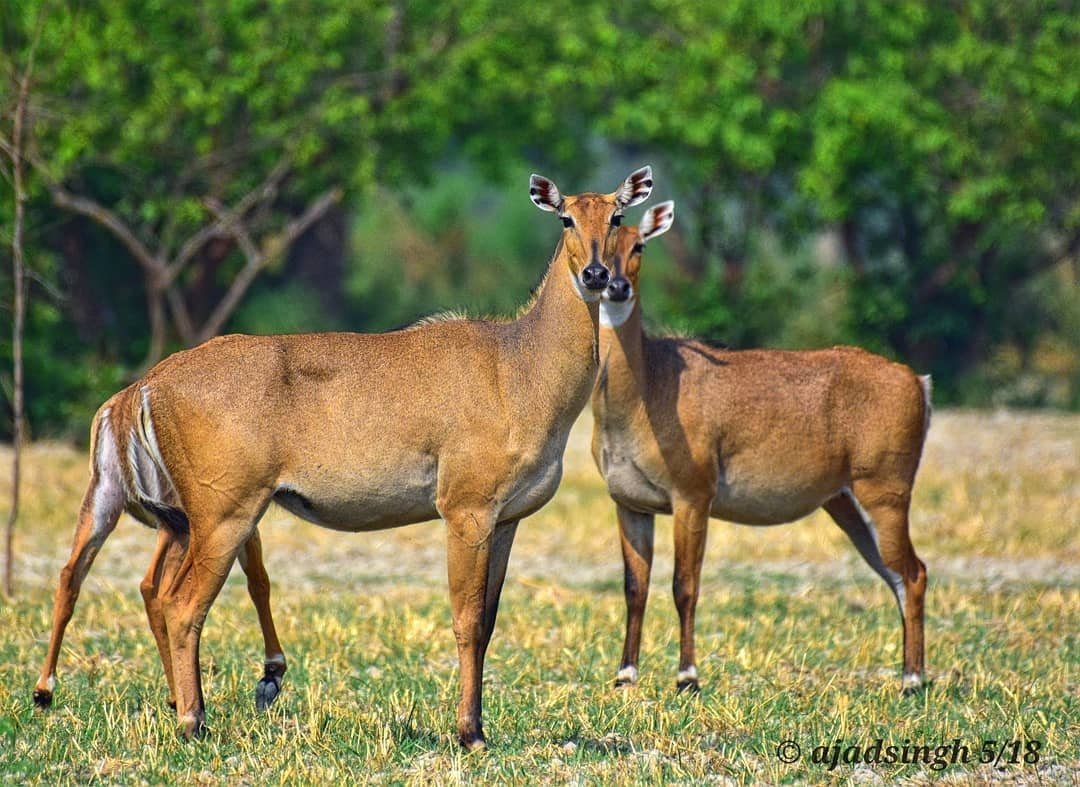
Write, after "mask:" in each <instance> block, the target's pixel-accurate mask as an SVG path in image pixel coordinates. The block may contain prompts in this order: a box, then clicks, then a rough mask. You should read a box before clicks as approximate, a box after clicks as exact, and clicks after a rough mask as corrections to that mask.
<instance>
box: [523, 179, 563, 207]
mask: <svg viewBox="0 0 1080 787" xmlns="http://www.w3.org/2000/svg"><path fill="white" fill-rule="evenodd" d="M529 199H531V200H532V201H533V204H534V205H536V207H538V208H540V210H550V211H552V212H554V213H558V212H560V211H561V210H562V206H563V198H562V194H560V193H559V187H558V186H556V185H555V183H554V182H552V181H550V180H548V179H547V178H545V177H544V176H543V175H535V174H534V175H531V176H529Z"/></svg>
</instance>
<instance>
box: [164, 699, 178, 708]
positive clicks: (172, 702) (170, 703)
mask: <svg viewBox="0 0 1080 787" xmlns="http://www.w3.org/2000/svg"><path fill="white" fill-rule="evenodd" d="M165 702H166V703H168V705H169V707H170V708H172V709H173V710H176V700H174V699H167V700H165Z"/></svg>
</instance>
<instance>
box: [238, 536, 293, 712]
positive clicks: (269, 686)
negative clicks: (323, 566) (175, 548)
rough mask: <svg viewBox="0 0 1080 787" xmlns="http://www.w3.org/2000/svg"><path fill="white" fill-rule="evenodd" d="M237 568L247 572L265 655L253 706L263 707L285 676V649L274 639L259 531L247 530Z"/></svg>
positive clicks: (274, 697)
mask: <svg viewBox="0 0 1080 787" xmlns="http://www.w3.org/2000/svg"><path fill="white" fill-rule="evenodd" d="M237 557H238V558H239V560H240V568H242V569H243V570H244V574H246V575H247V587H248V595H249V596H251V601H252V603H253V604H254V605H255V612H256V613H257V614H258V616H259V628H260V629H262V635H263V646H264V649H265V654H266V655H265V658H264V660H263V676H262V679H261V680H260V681H259V683H258V684H257V685H256V686H255V707H256V708H258V709H259V710H266V709H267V708H269V707H270V705H271V704H272V703H273V702H274V700H276V699H277V695H278V693H279V692H280V691H281V679H282V678H283V677H284V676H285V653H284V652H283V651H282V649H281V643H280V642H279V641H278V636H277V629H276V628H274V617H273V615H271V614H270V575H269V574H267V573H266V565H265V564H264V563H263V553H262V540H261V539H260V538H259V531H258V530H256V531H255V532H254V533H252V534H251V538H249V539H248V540H247V542H246V543H245V544H244V548H243V549H241V550H240V553H239V554H238V555H237Z"/></svg>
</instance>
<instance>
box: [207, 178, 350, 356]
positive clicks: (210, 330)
mask: <svg viewBox="0 0 1080 787" xmlns="http://www.w3.org/2000/svg"><path fill="white" fill-rule="evenodd" d="M341 197H342V192H341V189H338V188H334V189H331V190H329V191H327V192H325V193H324V194H323V195H322V196H320V197H319V198H318V199H317V200H315V201H314V202H313V203H311V205H310V206H309V207H308V209H307V210H306V211H304V213H303V214H302V215H300V216H299V217H297V218H296V219H293V220H292V221H290V222H289V223H288V224H287V225H285V227H284V228H283V229H282V231H281V232H280V233H279V234H278V235H277V236H275V237H271V238H268V239H267V240H266V241H265V242H264V243H263V246H262V248H261V249H260V248H259V247H258V246H256V244H255V242H254V241H253V240H252V238H251V235H250V234H249V233H248V231H247V228H246V227H244V226H243V224H242V223H241V222H240V220H239V219H238V218H237V216H236V214H235V213H231V214H230V213H226V212H225V211H223V210H222V208H221V207H220V206H215V205H212V204H211V205H210V207H211V210H214V211H215V212H216V213H218V215H219V217H220V218H222V219H227V220H229V221H230V225H229V226H230V231H231V234H232V235H233V237H234V238H236V242H237V244H238V245H239V246H240V250H241V251H242V252H243V253H244V257H245V258H246V260H247V262H246V264H245V265H244V268H243V269H242V270H241V271H240V273H239V274H238V275H237V276H236V278H235V279H233V282H232V284H231V285H230V286H229V290H228V292H226V293H225V296H224V297H223V298H222V299H221V301H220V302H219V303H218V305H217V307H216V308H215V309H214V311H213V313H212V314H211V315H210V317H209V318H207V320H206V323H205V324H204V325H203V327H202V330H201V331H199V341H206V340H207V339H210V338H211V337H213V336H216V335H217V334H218V332H220V331H221V329H222V328H223V327H224V325H225V323H226V321H227V320H228V319H229V317H230V316H231V315H232V313H233V311H235V309H236V307H237V305H239V303H240V299H241V298H243V296H244V293H245V292H247V290H248V288H249V287H250V286H251V284H252V282H254V281H255V277H256V276H258V274H259V272H260V271H261V270H262V269H263V268H265V267H266V266H267V265H269V264H270V263H271V262H273V261H274V260H275V259H277V258H278V257H279V256H281V255H282V254H284V253H285V252H286V251H288V249H289V247H290V246H292V244H293V243H294V242H295V241H296V239H297V238H299V237H300V236H301V235H302V234H303V233H304V232H305V231H306V230H307V229H308V228H309V227H310V226H311V225H312V224H314V223H315V222H317V221H318V220H319V219H321V218H322V217H323V216H324V215H325V214H326V212H327V211H328V210H329V209H330V207H331V206H332V205H334V204H336V203H338V202H340V201H341Z"/></svg>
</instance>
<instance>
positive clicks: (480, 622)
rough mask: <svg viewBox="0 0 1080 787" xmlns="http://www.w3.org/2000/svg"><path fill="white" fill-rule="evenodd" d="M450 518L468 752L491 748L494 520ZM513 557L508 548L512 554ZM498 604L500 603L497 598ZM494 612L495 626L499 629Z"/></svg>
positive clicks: (462, 736)
mask: <svg viewBox="0 0 1080 787" xmlns="http://www.w3.org/2000/svg"><path fill="white" fill-rule="evenodd" d="M444 516H445V517H446V527H447V537H446V559H447V575H448V578H449V584H450V609H451V613H452V615H453V619H454V637H455V639H456V640H457V649H458V661H459V662H460V665H461V700H460V701H459V703H458V712H457V724H458V740H459V741H460V742H461V745H462V746H464V747H465V748H466V749H469V750H478V749H485V748H487V742H486V740H485V739H484V728H483V718H482V707H481V690H482V680H483V669H484V651H485V649H486V645H487V642H486V637H485V628H486V626H485V607H486V601H487V594H488V588H487V585H488V570H489V566H490V563H491V544H492V537H493V535H494V532H495V518H494V516H493V515H492V514H491V513H489V512H487V511H472V510H466V511H454V512H451V513H447V514H445V515H444ZM507 553H509V549H507ZM496 604H497V599H496ZM494 622H495V618H494V612H493V613H492V616H491V623H492V626H494Z"/></svg>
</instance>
